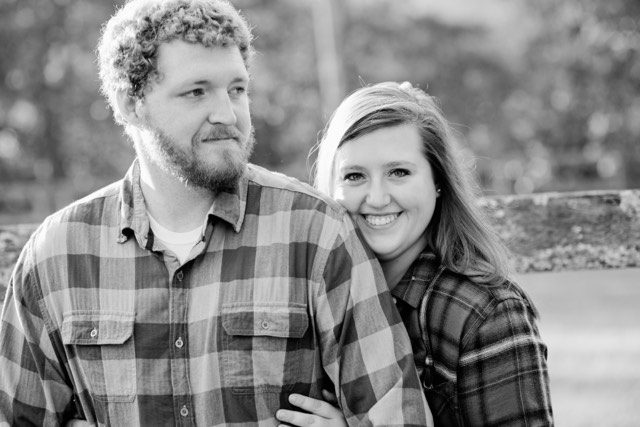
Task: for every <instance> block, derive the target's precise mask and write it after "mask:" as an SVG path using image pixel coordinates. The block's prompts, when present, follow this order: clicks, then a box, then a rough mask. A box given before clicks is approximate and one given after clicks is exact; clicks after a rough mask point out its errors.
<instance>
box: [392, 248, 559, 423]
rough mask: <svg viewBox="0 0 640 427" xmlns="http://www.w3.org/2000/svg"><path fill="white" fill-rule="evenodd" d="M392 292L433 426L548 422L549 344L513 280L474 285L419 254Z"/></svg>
mask: <svg viewBox="0 0 640 427" xmlns="http://www.w3.org/2000/svg"><path fill="white" fill-rule="evenodd" d="M392 295H393V296H394V298H395V299H396V304H397V306H398V310H399V311H400V315H401V316H402V318H403V321H404V322H405V326H406V328H407V330H408V331H409V336H410V338H411V341H412V346H413V349H414V354H415V361H416V366H417V367H418V372H419V375H420V377H421V380H422V381H423V385H424V386H425V388H424V391H425V394H426V396H427V401H428V402H429V406H430V408H431V411H432V412H433V417H434V421H435V425H436V427H438V426H447V427H448V426H456V425H459V426H529V427H532V426H551V425H553V415H552V409H551V400H550V396H549V377H548V373H547V363H546V359H547V347H546V346H545V344H544V342H543V341H542V339H541V338H540V334H539V331H538V327H537V323H536V322H537V311H536V309H535V308H534V306H533V304H532V303H531V301H530V299H529V298H528V297H527V295H526V294H525V293H524V292H523V291H522V289H521V288H519V287H518V286H517V285H516V284H515V283H513V282H510V281H505V282H503V283H499V284H478V283H474V282H473V281H471V280H470V279H469V278H468V277H465V276H462V275H458V274H455V273H452V272H451V271H449V270H447V269H445V268H444V267H442V266H441V265H440V264H439V263H438V262H437V261H436V258H435V257H434V256H433V254H429V253H423V254H421V255H420V257H419V258H418V259H417V260H416V261H415V262H414V263H413V265H412V267H411V268H410V269H409V270H408V271H407V273H406V274H405V276H404V278H403V279H402V280H401V282H400V283H399V284H398V285H397V286H396V287H395V288H394V289H393V291H392Z"/></svg>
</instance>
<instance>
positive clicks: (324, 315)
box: [316, 218, 433, 426]
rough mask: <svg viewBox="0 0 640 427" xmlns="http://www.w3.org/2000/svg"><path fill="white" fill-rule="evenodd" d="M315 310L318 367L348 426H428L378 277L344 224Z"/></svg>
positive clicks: (404, 340) (405, 345)
mask: <svg viewBox="0 0 640 427" xmlns="http://www.w3.org/2000/svg"><path fill="white" fill-rule="evenodd" d="M320 281H321V282H322V284H321V286H319V290H318V296H317V302H318V303H317V306H316V321H317V324H318V327H319V329H320V341H321V342H320V345H321V349H322V350H321V351H322V359H323V360H322V362H323V366H324V368H325V371H326V372H327V374H328V376H329V377H330V379H331V380H332V382H333V384H335V385H336V390H335V391H336V394H337V396H338V401H339V403H340V406H341V407H342V410H343V413H344V415H345V417H346V419H347V422H348V423H349V424H350V425H385V426H394V425H405V426H411V425H415V426H425V425H433V424H432V419H431V413H430V411H429V408H428V406H427V403H426V400H425V398H424V395H423V393H422V390H421V386H420V383H419V380H418V376H417V373H416V370H415V365H414V361H413V355H412V351H411V344H410V342H409V338H408V336H407V332H406V330H405V328H404V326H403V323H402V320H401V319H400V316H399V314H398V313H397V311H396V309H395V307H394V304H393V300H392V298H391V295H390V292H389V289H388V287H387V285H386V282H385V280H384V276H383V274H382V270H381V268H380V266H379V264H378V263H377V261H376V260H375V258H374V257H373V254H371V253H369V252H367V251H366V250H365V249H364V247H363V245H362V243H361V241H360V239H359V237H358V236H357V234H356V232H355V230H354V228H353V225H352V224H351V221H350V220H349V219H348V218H346V219H345V220H344V221H343V223H342V232H341V233H339V236H338V238H337V239H336V240H335V242H334V244H333V246H332V248H331V250H330V251H329V252H328V255H327V260H326V263H325V265H324V268H323V272H322V278H321V279H320Z"/></svg>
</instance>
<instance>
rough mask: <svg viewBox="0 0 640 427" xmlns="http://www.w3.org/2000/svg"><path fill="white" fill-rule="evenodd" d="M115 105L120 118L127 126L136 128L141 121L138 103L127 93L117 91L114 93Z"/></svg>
mask: <svg viewBox="0 0 640 427" xmlns="http://www.w3.org/2000/svg"><path fill="white" fill-rule="evenodd" d="M116 105H117V108H118V112H119V113H120V116H121V117H122V118H123V119H124V121H125V122H126V123H127V124H129V125H133V126H136V125H137V124H138V123H139V122H140V120H141V119H142V112H141V110H140V108H141V105H140V101H139V100H138V99H137V98H134V97H132V96H129V95H128V94H127V91H125V90H119V91H117V92H116Z"/></svg>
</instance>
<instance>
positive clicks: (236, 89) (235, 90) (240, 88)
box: [231, 86, 247, 96]
mask: <svg viewBox="0 0 640 427" xmlns="http://www.w3.org/2000/svg"><path fill="white" fill-rule="evenodd" d="M246 92H247V88H245V87H243V86H238V87H234V88H233V89H231V93H232V94H233V95H235V96H240V95H243V94H245V93H246Z"/></svg>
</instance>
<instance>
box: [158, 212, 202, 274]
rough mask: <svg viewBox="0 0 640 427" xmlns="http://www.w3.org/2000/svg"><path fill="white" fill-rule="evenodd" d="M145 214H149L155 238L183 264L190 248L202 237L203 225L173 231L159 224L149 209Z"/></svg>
mask: <svg viewBox="0 0 640 427" xmlns="http://www.w3.org/2000/svg"><path fill="white" fill-rule="evenodd" d="M147 215H148V216H149V226H150V227H151V230H152V231H153V235H154V236H155V238H156V239H158V241H160V243H162V244H163V245H164V246H166V248H167V249H169V250H170V251H171V252H173V253H174V254H175V255H176V256H177V257H178V260H180V264H184V262H185V261H186V260H187V258H188V257H189V254H190V253H191V249H193V247H194V246H195V245H196V244H197V243H198V242H199V241H200V240H201V239H202V232H203V229H204V225H201V226H199V227H197V228H194V229H193V230H191V231H185V232H175V231H171V230H169V229H168V228H166V227H164V226H163V225H162V224H160V223H159V222H158V221H157V220H156V219H155V218H154V217H152V216H151V214H150V213H149V211H147ZM207 216H208V215H207ZM205 224H206V220H205Z"/></svg>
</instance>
